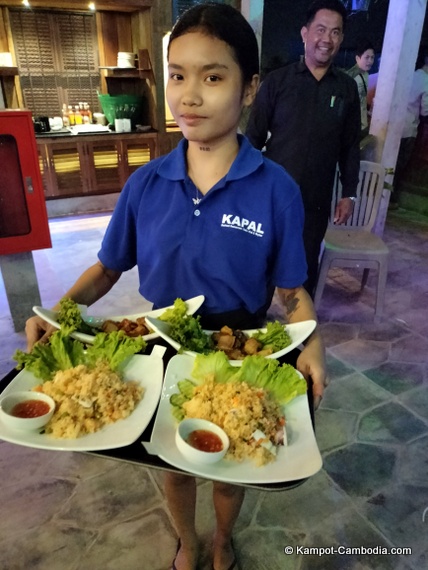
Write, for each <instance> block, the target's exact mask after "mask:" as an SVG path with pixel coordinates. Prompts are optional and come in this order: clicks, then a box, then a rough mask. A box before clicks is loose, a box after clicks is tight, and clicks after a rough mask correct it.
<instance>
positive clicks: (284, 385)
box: [233, 354, 307, 404]
mask: <svg viewBox="0 0 428 570" xmlns="http://www.w3.org/2000/svg"><path fill="white" fill-rule="evenodd" d="M233 380H239V381H240V382H247V384H249V385H250V386H257V387H258V388H263V389H264V390H268V391H269V392H271V393H272V394H273V395H274V396H275V398H276V400H277V401H278V402H280V403H281V404H286V403H287V402H290V401H291V400H293V399H294V398H295V397H296V396H300V395H302V394H306V391H307V384H306V380H305V379H304V378H302V377H301V376H300V374H298V373H297V370H296V369H295V368H294V367H293V366H291V364H282V365H281V364H280V363H279V362H278V360H275V359H273V358H263V356H258V355H257V354H255V355H252V356H247V357H246V358H244V360H243V362H242V366H241V367H240V368H239V369H238V372H237V373H236V374H235V376H233Z"/></svg>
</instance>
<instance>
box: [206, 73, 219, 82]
mask: <svg viewBox="0 0 428 570" xmlns="http://www.w3.org/2000/svg"><path fill="white" fill-rule="evenodd" d="M206 80H207V81H208V82H209V83H215V82H216V81H220V77H218V76H217V75H209V76H208V77H207V79H206Z"/></svg>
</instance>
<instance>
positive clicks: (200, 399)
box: [183, 377, 285, 466]
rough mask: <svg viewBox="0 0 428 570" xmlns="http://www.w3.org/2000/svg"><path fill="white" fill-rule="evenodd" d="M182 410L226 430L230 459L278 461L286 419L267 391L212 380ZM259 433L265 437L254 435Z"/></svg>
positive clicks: (244, 384) (197, 391) (208, 379)
mask: <svg viewBox="0 0 428 570" xmlns="http://www.w3.org/2000/svg"><path fill="white" fill-rule="evenodd" d="M183 410H184V413H185V416H186V417H188V418H202V419H206V420H209V421H211V422H213V423H215V424H217V425H218V426H220V427H222V428H223V429H224V431H225V432H226V433H227V435H228V436H229V440H230V447H229V450H228V452H227V455H226V458H227V459H234V460H235V461H243V460H244V459H248V458H250V459H253V460H254V461H255V463H256V465H258V466H261V465H265V464H266V463H269V462H271V461H274V460H275V457H276V444H277V443H278V441H279V439H278V434H279V433H281V432H282V431H283V427H284V424H285V418H284V414H283V410H282V408H281V406H280V405H279V404H278V403H277V402H276V401H275V400H274V398H273V397H272V396H271V395H270V394H269V393H268V392H267V391H265V390H263V389H261V388H255V387H252V386H249V385H248V384H247V383H245V382H228V383H225V384H221V383H217V382H215V381H214V378H211V377H209V378H207V379H206V380H205V382H204V383H203V384H201V385H199V386H197V387H196V388H195V392H194V396H193V398H191V399H190V400H189V401H187V402H185V403H184V404H183ZM260 432H262V434H264V435H265V438H260V436H256V435H255V434H256V433H259V434H260Z"/></svg>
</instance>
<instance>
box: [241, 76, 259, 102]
mask: <svg viewBox="0 0 428 570" xmlns="http://www.w3.org/2000/svg"><path fill="white" fill-rule="evenodd" d="M258 87H259V75H253V77H252V79H251V81H250V83H247V84H246V85H245V87H244V97H243V101H242V103H243V105H244V107H249V106H250V105H251V104H252V102H253V101H254V98H255V96H256V93H257V89H258Z"/></svg>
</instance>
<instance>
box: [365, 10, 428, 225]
mask: <svg viewBox="0 0 428 570" xmlns="http://www.w3.org/2000/svg"><path fill="white" fill-rule="evenodd" d="M426 7H427V0H390V2H389V9H388V18H387V22H386V29H385V36H384V41H383V46H382V54H381V63H380V68H379V78H378V83H377V87H376V95H375V101H374V108H373V114H372V121H371V125H370V134H372V135H375V136H376V137H377V138H378V142H377V146H376V149H375V153H374V158H373V159H374V160H376V161H377V162H381V163H382V164H383V166H384V167H385V168H387V169H394V168H395V164H396V162H397V155H398V149H399V146H400V139H401V133H402V130H403V125H404V113H405V109H406V105H407V99H408V96H409V91H410V85H411V80H412V75H413V72H414V69H415V63H416V58H417V54H418V50H419V44H420V40H421V35H422V27H423V23H424V17H425V11H426ZM385 180H386V182H388V183H390V184H391V183H392V181H393V175H392V174H390V175H388V176H387V177H386V179H385ZM389 197H390V192H389V191H388V190H384V193H383V197H382V202H381V206H380V212H379V218H378V221H377V224H376V233H378V234H382V233H383V228H384V226H385V219H386V214H387V211H388V204H389Z"/></svg>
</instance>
